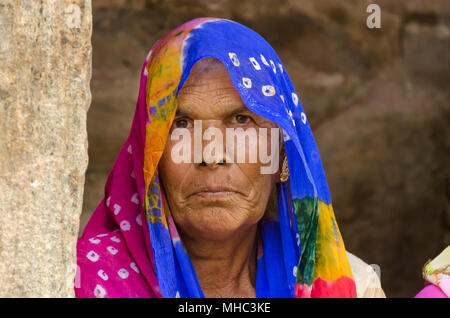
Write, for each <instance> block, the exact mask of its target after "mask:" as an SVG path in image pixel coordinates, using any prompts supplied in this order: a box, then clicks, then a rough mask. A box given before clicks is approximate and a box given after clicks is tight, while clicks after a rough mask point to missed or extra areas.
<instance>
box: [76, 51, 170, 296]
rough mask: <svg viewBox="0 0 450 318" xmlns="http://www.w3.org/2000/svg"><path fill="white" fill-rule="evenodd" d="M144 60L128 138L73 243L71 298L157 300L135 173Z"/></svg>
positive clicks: (139, 158) (141, 132)
mask: <svg viewBox="0 0 450 318" xmlns="http://www.w3.org/2000/svg"><path fill="white" fill-rule="evenodd" d="M158 43H159V42H158ZM158 43H156V44H155V45H158ZM149 56H150V54H149V55H148V57H149ZM148 57H147V59H146V61H145V63H144V65H143V67H142V71H141V82H140V89H139V97H138V101H137V105H136V110H135V114H134V119H133V123H132V127H131V132H130V135H129V137H128V139H127V140H126V142H125V144H124V146H123V147H122V150H121V151H120V153H119V155H118V157H117V160H116V162H115V163H114V166H113V169H112V170H111V172H110V174H109V176H108V180H107V182H106V185H105V197H104V199H102V200H101V202H100V204H99V205H98V206H97V208H96V210H95V211H94V214H93V215H92V217H91V219H90V221H89V223H88V224H87V226H86V228H85V229H84V233H83V236H82V237H81V238H80V239H79V240H78V244H77V259H78V260H77V262H78V268H77V274H76V277H75V296H76V297H82V298H85V297H89V298H90V297H100V298H103V297H113V298H114V297H162V295H161V290H160V288H159V285H158V280H157V278H156V275H155V269H154V258H153V253H152V249H151V244H150V236H149V233H148V227H147V226H146V221H145V216H144V210H143V202H144V191H145V190H144V186H145V185H144V176H143V171H142V168H141V169H139V168H135V167H142V166H143V161H144V154H143V152H142V150H143V149H144V143H145V140H144V136H145V118H147V113H146V112H147V110H146V102H145V98H146V96H145V92H146V85H147V76H146V74H145V73H146V71H145V68H146V65H147V62H148Z"/></svg>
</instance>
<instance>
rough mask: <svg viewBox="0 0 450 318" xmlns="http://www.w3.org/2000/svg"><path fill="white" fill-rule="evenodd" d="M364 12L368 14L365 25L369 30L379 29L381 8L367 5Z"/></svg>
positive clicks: (373, 4) (376, 5) (374, 4)
mask: <svg viewBox="0 0 450 318" xmlns="http://www.w3.org/2000/svg"><path fill="white" fill-rule="evenodd" d="M366 12H367V13H370V14H369V16H368V17H367V20H366V25H367V27H368V28H369V29H374V28H376V29H379V28H381V8H380V6H379V5H378V4H376V3H372V4H369V5H368V6H367V8H366Z"/></svg>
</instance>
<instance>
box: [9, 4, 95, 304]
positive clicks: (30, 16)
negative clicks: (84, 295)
mask: <svg viewBox="0 0 450 318" xmlns="http://www.w3.org/2000/svg"><path fill="white" fill-rule="evenodd" d="M91 31H92V15H91V0H42V1H35V0H2V1H1V2H0V297H73V295H74V292H73V283H74V276H75V270H76V258H75V257H76V250H75V247H76V240H77V233H78V226H79V216H80V213H81V207H82V198H83V188H84V174H85V170H86V168H87V164H88V156H87V133H86V113H87V110H88V108H89V105H90V100H91V94H90V89H89V82H90V78H91Z"/></svg>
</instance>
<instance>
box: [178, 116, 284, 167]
mask: <svg viewBox="0 0 450 318" xmlns="http://www.w3.org/2000/svg"><path fill="white" fill-rule="evenodd" d="M268 132H269V130H268V128H259V129H255V128H253V127H250V128H247V129H245V130H244V129H242V128H226V129H225V136H224V134H223V133H222V130H221V129H219V128H216V127H208V128H207V129H205V130H204V131H203V129H202V121H201V120H194V133H193V136H192V133H191V130H189V129H188V128H176V129H174V130H173V131H172V134H171V136H170V140H172V141H177V142H176V144H175V145H174V146H173V147H172V150H171V154H170V156H171V159H172V161H173V162H174V163H177V164H178V163H206V164H213V163H222V162H224V163H234V162H236V163H257V162H259V163H261V164H265V166H264V165H262V166H261V167H260V172H261V174H273V173H275V172H277V170H278V168H279V162H280V159H279V152H280V148H279V146H280V128H270V147H269V144H268V139H269V136H268V135H269V133H268ZM224 137H225V140H224ZM192 139H193V140H192ZM203 141H207V142H208V143H207V144H206V146H205V147H203V144H204V143H203ZM192 142H193V144H192ZM269 148H270V153H269ZM235 149H236V151H235ZM258 159H259V161H258Z"/></svg>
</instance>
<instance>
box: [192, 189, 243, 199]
mask: <svg viewBox="0 0 450 318" xmlns="http://www.w3.org/2000/svg"><path fill="white" fill-rule="evenodd" d="M237 193H238V192H237V191H236V190H234V189H233V188H230V187H203V188H199V189H196V190H195V191H194V192H193V193H192V194H190V195H189V197H190V196H197V197H201V198H205V199H212V200H214V199H224V198H227V197H229V196H230V195H233V194H237Z"/></svg>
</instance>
